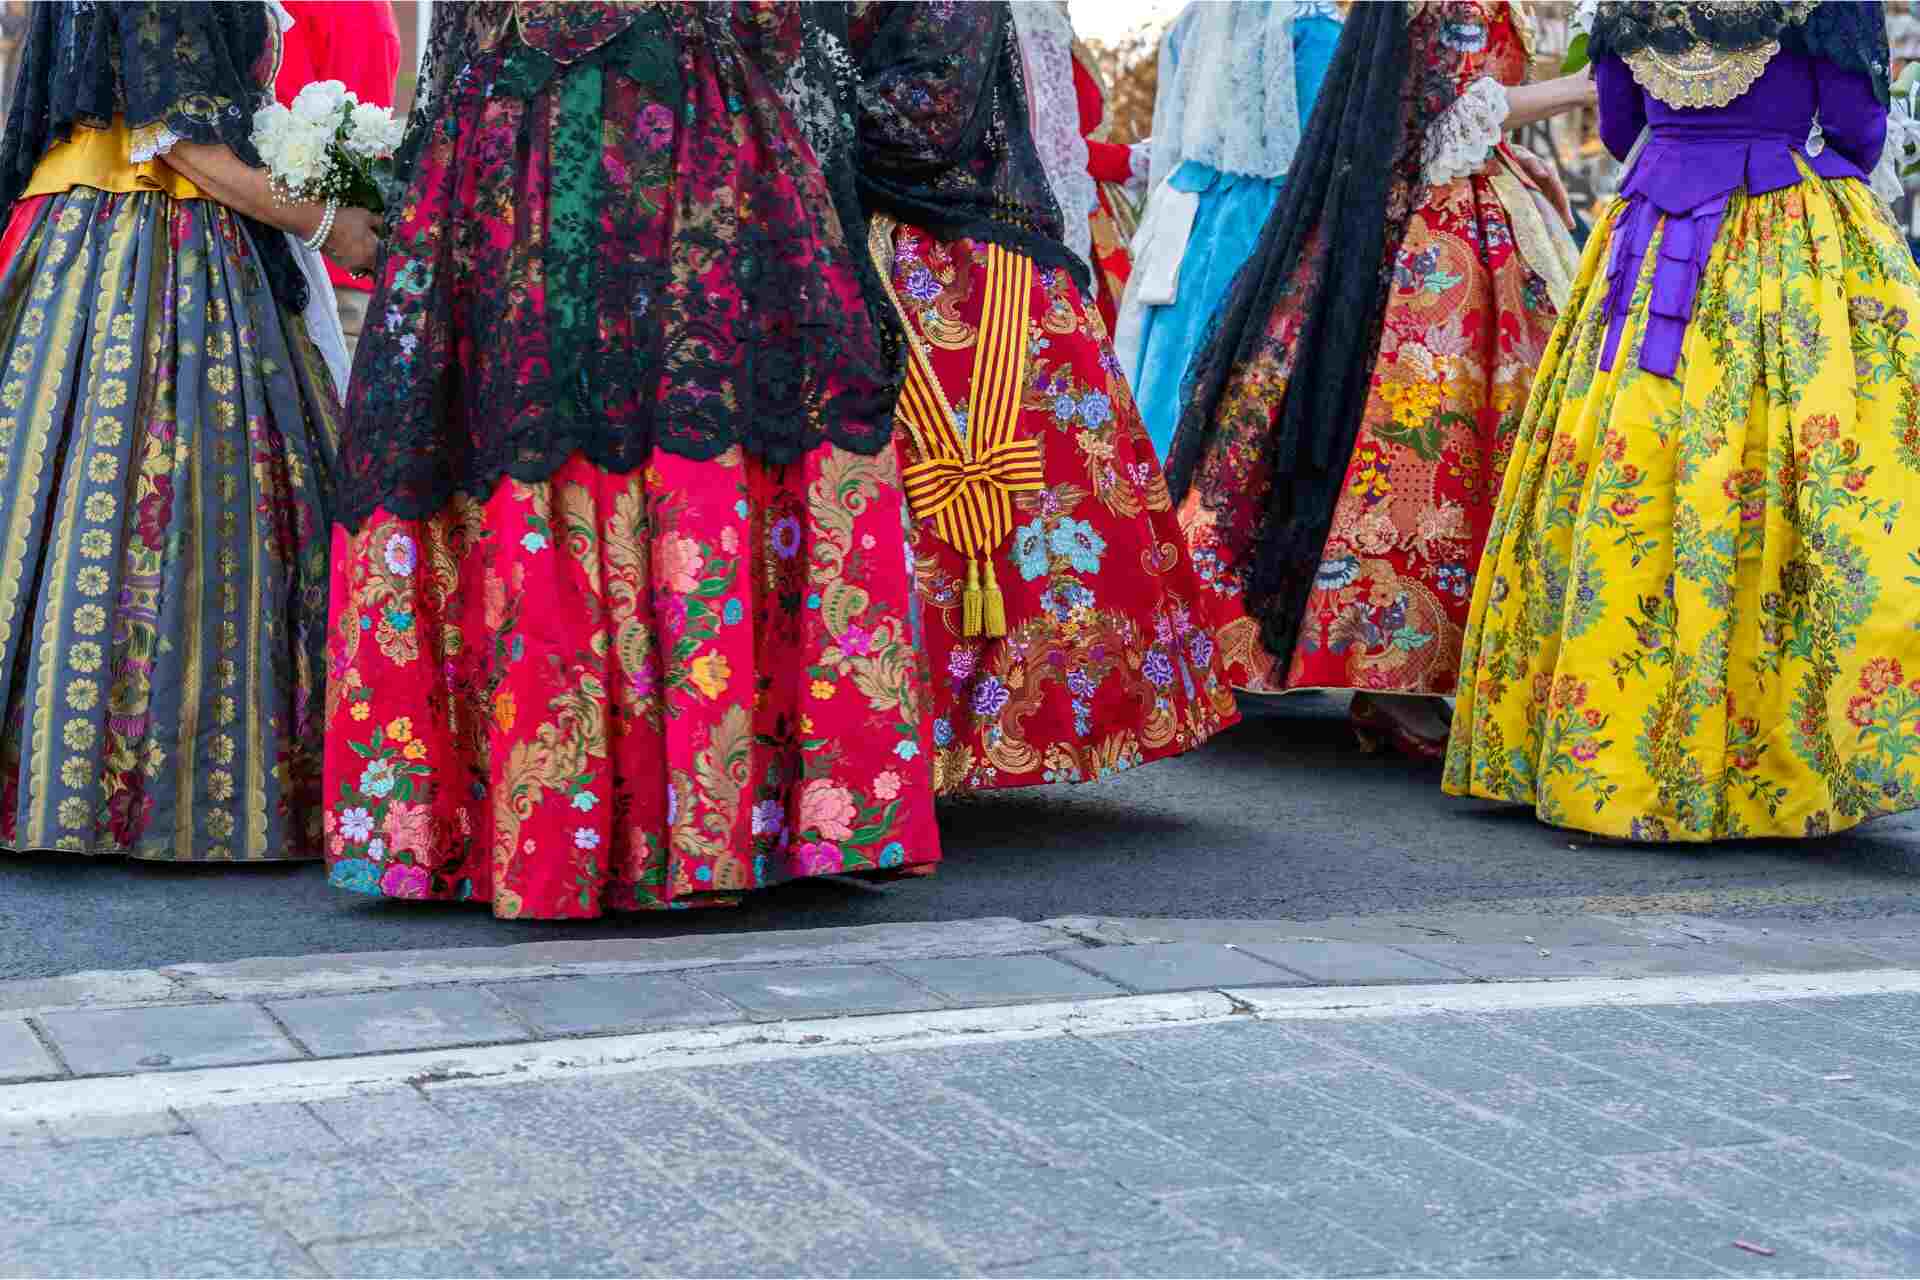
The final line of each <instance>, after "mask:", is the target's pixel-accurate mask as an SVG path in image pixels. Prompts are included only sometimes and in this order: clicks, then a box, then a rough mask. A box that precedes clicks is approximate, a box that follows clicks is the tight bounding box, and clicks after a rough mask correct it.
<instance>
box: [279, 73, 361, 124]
mask: <svg viewBox="0 0 1920 1280" xmlns="http://www.w3.org/2000/svg"><path fill="white" fill-rule="evenodd" d="M352 96H353V95H351V94H349V93H348V92H347V86H346V85H344V84H342V83H341V82H340V81H338V80H315V81H314V82H313V83H312V84H310V85H308V86H307V87H306V88H304V89H302V90H301V91H300V92H299V94H298V95H296V96H295V97H294V100H293V114H294V116H295V118H296V119H299V120H301V121H302V122H305V123H308V124H318V123H321V122H322V121H326V122H329V123H331V124H333V125H334V126H335V127H336V128H337V127H338V126H339V121H340V116H341V114H342V110H343V109H344V108H345V106H346V104H347V101H348V99H349V98H351V97H352Z"/></svg>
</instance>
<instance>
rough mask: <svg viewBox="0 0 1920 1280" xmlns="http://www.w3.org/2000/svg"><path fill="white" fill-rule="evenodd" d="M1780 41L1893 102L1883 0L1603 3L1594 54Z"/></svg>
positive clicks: (1737, 47)
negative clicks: (1858, 76) (1852, 74)
mask: <svg viewBox="0 0 1920 1280" xmlns="http://www.w3.org/2000/svg"><path fill="white" fill-rule="evenodd" d="M1770 40H1777V41H1779V42H1780V47H1781V48H1783V49H1788V50H1792V51H1794V52H1796V53H1803V54H1806V55H1807V56H1809V57H1813V58H1822V59H1825V60H1826V61H1828V62H1831V63H1834V64H1835V65H1837V66H1841V67H1845V68H1847V69H1848V70H1850V71H1859V72H1861V73H1863V74H1865V75H1866V76H1867V77H1868V78H1869V79H1870V80H1872V81H1873V91H1874V96H1876V97H1877V98H1879V99H1880V101H1881V103H1882V104H1884V103H1886V101H1887V99H1888V95H1889V92H1890V86H1891V81H1890V79H1889V77H1890V75H1891V72H1890V70H1889V68H1890V67H1891V65H1892V56H1891V53H1890V51H1889V49H1888V45H1887V15H1886V6H1885V5H1883V4H1882V3H1881V2H1880V0H1825V2H1824V3H1823V2H1822V0H1707V2H1706V3H1691V4H1683V3H1661V4H1648V3H1645V0H1604V2H1603V3H1602V4H1601V5H1600V6H1599V8H1598V10H1597V11H1596V13H1595V15H1594V20H1593V32H1592V34H1591V35H1590V36H1588V38H1587V52H1588V55H1589V56H1590V57H1592V58H1595V59H1598V58H1600V57H1604V56H1607V55H1612V56H1614V57H1617V58H1626V57H1628V56H1630V55H1632V54H1635V53H1638V52H1640V51H1641V50H1643V49H1653V50H1656V51H1658V52H1660V53H1665V54H1677V53H1684V52H1685V51H1686V50H1687V49H1689V48H1692V47H1694V46H1696V45H1703V44H1704V45H1707V46H1710V47H1712V48H1716V49H1725V50H1728V51H1744V50H1747V49H1752V48H1755V47H1756V46H1759V45H1763V44H1766V43H1767V42H1768V41H1770Z"/></svg>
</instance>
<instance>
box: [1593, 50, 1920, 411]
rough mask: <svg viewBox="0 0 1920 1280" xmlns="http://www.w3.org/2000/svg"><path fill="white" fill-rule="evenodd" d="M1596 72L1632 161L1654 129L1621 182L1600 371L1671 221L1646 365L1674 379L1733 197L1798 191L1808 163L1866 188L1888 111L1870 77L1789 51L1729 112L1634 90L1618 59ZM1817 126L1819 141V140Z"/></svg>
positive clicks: (1615, 140)
mask: <svg viewBox="0 0 1920 1280" xmlns="http://www.w3.org/2000/svg"><path fill="white" fill-rule="evenodd" d="M1593 72H1594V79H1595V85H1596V88H1597V90H1598V94H1599V99H1600V137H1601V139H1602V141H1604V142H1605V143H1606V145H1607V149H1608V150H1609V151H1611V152H1613V154H1614V155H1615V156H1618V157H1620V158H1621V159H1625V158H1626V156H1627V153H1628V152H1629V151H1630V150H1631V148H1632V147H1633V145H1634V143H1635V142H1636V141H1637V140H1638V139H1639V137H1640V134H1641V131H1642V130H1643V129H1644V130H1645V131H1646V133H1647V140H1646V145H1645V146H1644V147H1643V148H1642V149H1641V152H1640V155H1639V156H1638V158H1637V159H1635V160H1634V162H1633V165H1632V167H1631V168H1630V169H1629V170H1628V171H1627V175H1626V178H1625V180H1624V181H1622V183H1621V184H1620V196H1621V198H1622V199H1623V200H1625V201H1626V202H1627V207H1626V208H1625V209H1624V210H1623V211H1622V212H1621V213H1620V215H1619V217H1618V219H1617V220H1616V222H1615V226H1614V233H1613V253H1612V257H1611V258H1610V259H1609V261H1608V264H1607V300H1606V309H1607V340H1606V345H1605V347H1604V348H1603V349H1602V351H1601V355H1600V367H1601V368H1603V369H1611V368H1613V361H1614V357H1615V355H1616V354H1617V353H1618V350H1619V346H1620V335H1621V333H1622V332H1623V330H1624V329H1625V326H1626V319H1627V312H1628V310H1629V308H1630V306H1631V304H1632V300H1633V287H1634V282H1635V275H1636V273H1637V272H1638V271H1639V269H1640V264H1641V263H1642V262H1643V261H1644V260H1645V259H1646V253H1647V246H1648V245H1649V244H1651V243H1652V242H1653V233H1654V230H1655V229H1656V228H1657V227H1658V226H1659V224H1660V221H1661V219H1662V218H1663V217H1664V218H1665V219H1666V224H1667V229H1666V233H1665V235H1664V237H1663V238H1662V239H1661V242H1660V260H1659V261H1658V262H1657V263H1655V264H1654V271H1653V295H1652V297H1651V298H1650V299H1649V301H1648V306H1647V311H1648V315H1647V323H1646V337H1645V340H1644V342H1643V344H1642V346H1641V349H1640V367H1641V368H1643V369H1645V370H1647V371H1648V372H1649V373H1656V374H1659V375H1661V376H1662V377H1672V376H1673V371H1674V368H1675V366H1676V365H1677V364H1678V362H1679V359H1680V343H1681V340H1682V338H1684V337H1685V335H1686V330H1687V323H1688V322H1689V321H1690V320H1691V319H1692V317H1693V300H1694V297H1695V295H1696V294H1697V293H1698V292H1699V288H1700V276H1701V273H1702V272H1704V271H1705V270H1706V266H1707V259H1708V257H1709V256H1710V255H1711V254H1712V252H1713V243H1714V239H1715V237H1716V236H1718V234H1719V231H1720V220H1721V218H1722V217H1723V216H1724V215H1725V213H1726V210H1727V198H1728V197H1729V196H1730V195H1732V194H1733V193H1734V192H1735V191H1737V190H1739V189H1741V188H1742V187H1744V188H1746V190H1747V193H1748V194H1749V195H1761V194H1764V193H1765V192H1768V191H1779V190H1781V189H1782V188H1785V187H1791V186H1794V185H1796V184H1798V183H1799V182H1801V181H1802V180H1803V178H1804V176H1805V175H1804V174H1803V172H1802V170H1801V167H1800V166H1801V165H1802V164H1804V165H1805V166H1806V167H1807V169H1809V170H1811V171H1812V172H1813V173H1814V174H1816V175H1817V176H1819V177H1821V178H1859V179H1863V180H1864V179H1865V178H1866V176H1867V174H1868V173H1869V172H1870V171H1871V170H1872V169H1873V166H1874V165H1875V163H1877V162H1878V161H1879V159H1880V148H1881V146H1882V144H1883V143H1884V142H1885V140H1886V131H1887V109H1886V108H1885V107H1884V106H1882V105H1881V104H1880V102H1879V101H1878V100H1877V99H1876V98H1875V97H1874V94H1873V85H1872V82H1871V81H1870V80H1868V78H1867V77H1866V76H1865V75H1864V74H1861V73H1859V72H1854V71H1847V70H1843V69H1842V68H1840V67H1837V66H1835V65H1833V64H1832V63H1829V62H1824V61H1819V60H1816V59H1813V58H1809V57H1807V56H1806V55H1804V54H1800V53H1794V52H1790V51H1785V50H1783V51H1782V52H1780V53H1778V54H1775V55H1774V57H1773V60H1772V61H1771V62H1769V63H1768V64H1767V69H1766V70H1765V71H1764V72H1762V73H1761V75H1760V78H1759V80H1757V81H1755V82H1754V85H1753V87H1752V88H1750V89H1748V90H1747V92H1745V93H1744V94H1742V95H1740V97H1738V98H1736V99H1734V100H1733V101H1732V102H1730V103H1728V104H1727V105H1726V106H1724V107H1712V108H1703V109H1690V108H1683V107H1671V106H1668V105H1667V104H1666V103H1664V102H1661V101H1660V100H1659V99H1657V98H1655V97H1653V96H1652V95H1651V94H1649V93H1647V92H1646V90H1644V89H1642V88H1641V87H1640V85H1639V84H1637V83H1635V81H1634V79H1633V73H1632V72H1631V71H1629V70H1628V69H1627V65H1626V64H1625V63H1624V62H1621V61H1620V60H1619V59H1617V58H1611V57H1607V58H1601V59H1599V60H1598V61H1596V62H1595V63H1594V67H1593ZM1816 118H1817V119H1818V120H1819V122H1820V132H1821V135H1822V138H1821V141H1820V142H1812V143H1810V138H1811V135H1812V134H1813V132H1814V121H1815V119H1816Z"/></svg>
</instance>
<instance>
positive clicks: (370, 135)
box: [347, 102, 398, 160]
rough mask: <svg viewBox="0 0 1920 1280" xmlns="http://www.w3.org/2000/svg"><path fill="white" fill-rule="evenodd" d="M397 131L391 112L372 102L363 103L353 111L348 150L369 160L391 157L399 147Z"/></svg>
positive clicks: (348, 135) (348, 134)
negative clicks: (396, 147) (395, 135)
mask: <svg viewBox="0 0 1920 1280" xmlns="http://www.w3.org/2000/svg"><path fill="white" fill-rule="evenodd" d="M395 131H396V130H395V125H394V120H393V114H392V113H391V112H390V111H388V110H387V109H386V108H385V107H376V106H374V105H373V104H372V103H370V102H366V103H361V104H360V105H359V106H357V107H355V108H354V109H353V116H352V128H351V129H350V130H349V131H348V133H347V150H349V151H351V152H353V153H354V154H355V155H357V156H364V157H366V158H367V159H369V160H377V159H379V158H380V157H382V156H386V155H391V154H392V153H393V149H394V147H395V146H397V145H398V139H397V138H395V137H394V134H395Z"/></svg>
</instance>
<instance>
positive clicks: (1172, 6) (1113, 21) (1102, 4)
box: [1067, 0, 1186, 41]
mask: <svg viewBox="0 0 1920 1280" xmlns="http://www.w3.org/2000/svg"><path fill="white" fill-rule="evenodd" d="M1185 3H1186V0H1067V11H1068V12H1069V13H1071V14H1072V15H1073V29H1074V31H1075V32H1076V33H1077V34H1078V35H1079V36H1080V38H1081V39H1082V40H1108V41H1111V40H1115V39H1117V38H1119V37H1120V36H1123V35H1126V34H1127V33H1128V32H1129V31H1132V30H1134V29H1135V28H1137V27H1139V26H1141V25H1142V24H1144V23H1147V22H1152V21H1160V22H1171V21H1172V20H1173V19H1174V17H1175V16H1177V15H1178V14H1179V12H1180V9H1181V6H1182V5H1184V4H1185Z"/></svg>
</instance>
